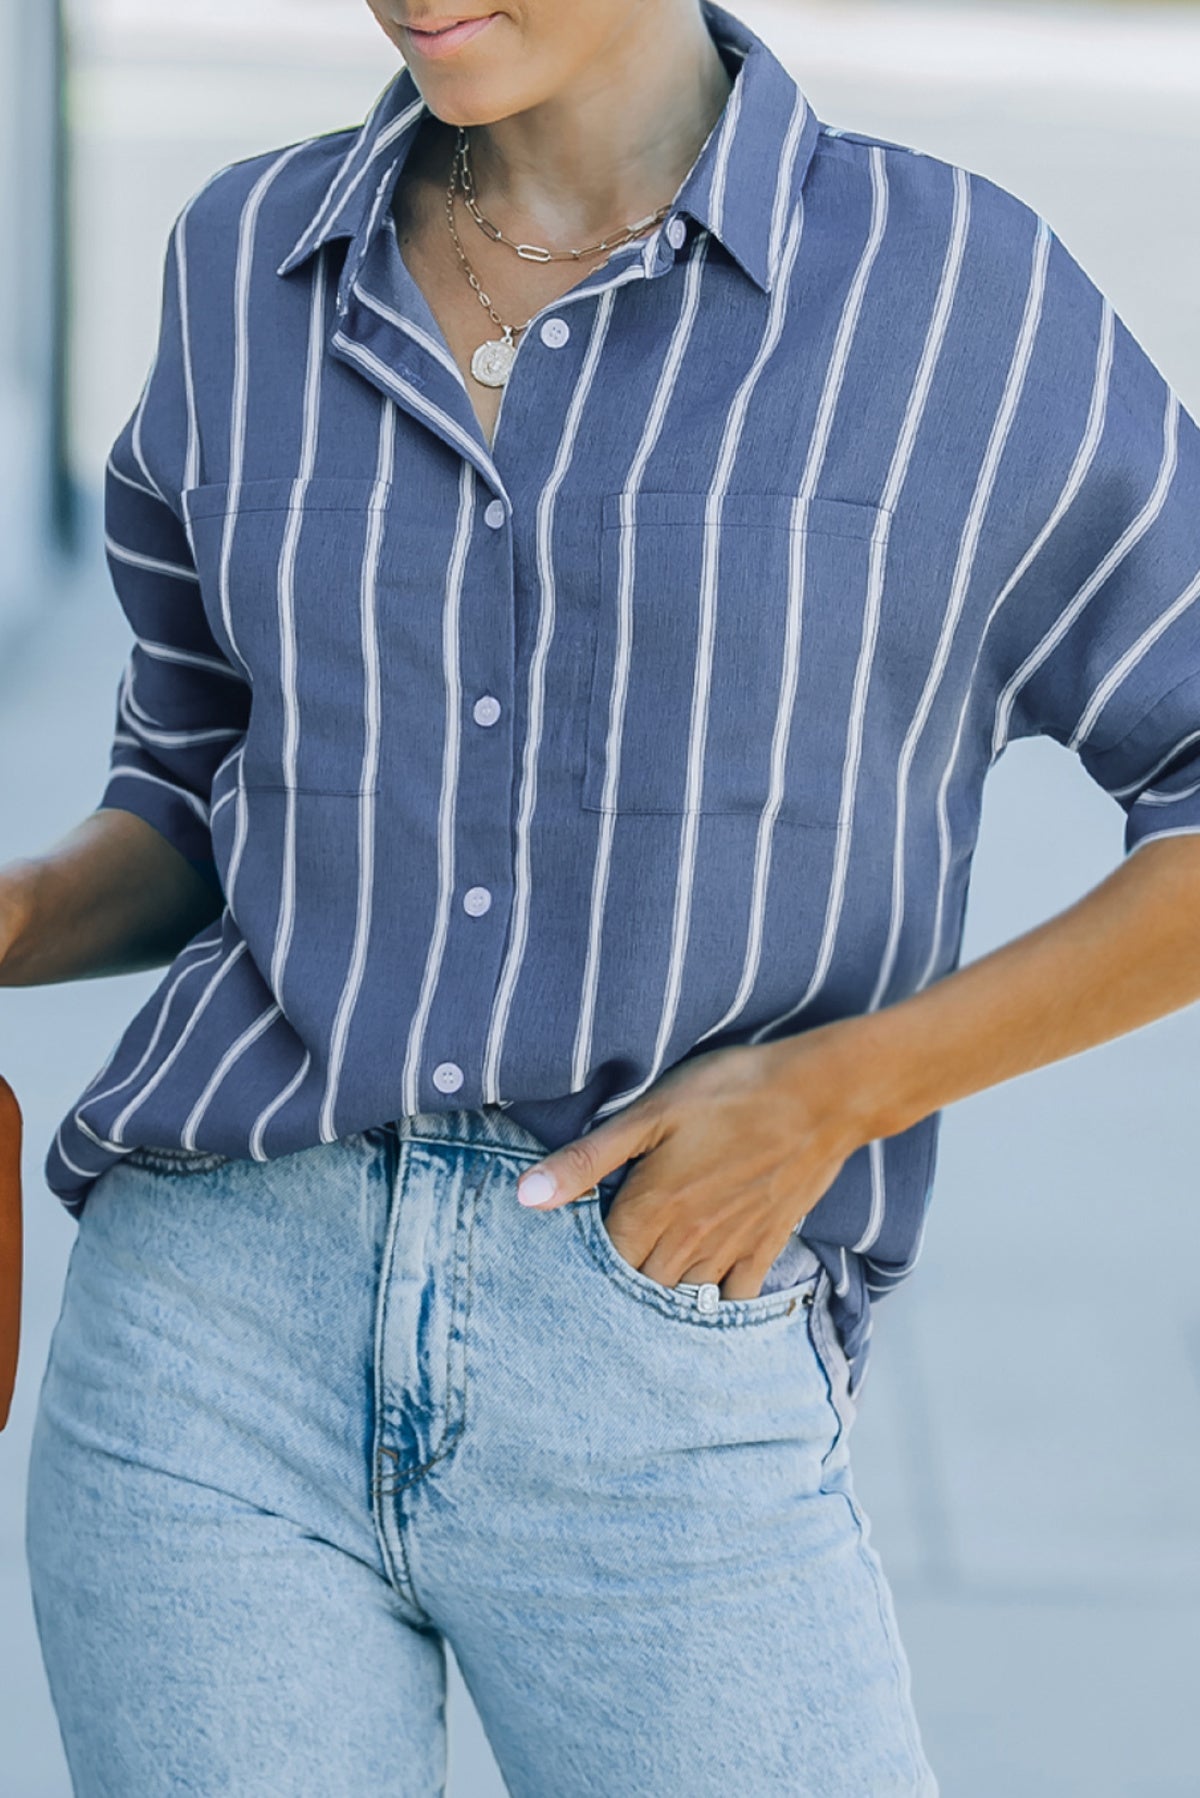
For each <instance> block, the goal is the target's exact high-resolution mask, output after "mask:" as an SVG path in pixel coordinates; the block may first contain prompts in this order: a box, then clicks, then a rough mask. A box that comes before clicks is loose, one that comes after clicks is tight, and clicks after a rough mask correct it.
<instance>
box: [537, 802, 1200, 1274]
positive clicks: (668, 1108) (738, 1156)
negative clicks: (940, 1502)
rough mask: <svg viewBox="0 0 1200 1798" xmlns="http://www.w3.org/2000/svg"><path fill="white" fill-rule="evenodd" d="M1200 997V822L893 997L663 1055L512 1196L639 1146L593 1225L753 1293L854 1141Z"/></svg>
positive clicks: (652, 1258) (568, 1195) (648, 1265)
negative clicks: (783, 1028)
mask: <svg viewBox="0 0 1200 1798" xmlns="http://www.w3.org/2000/svg"><path fill="white" fill-rule="evenodd" d="M1197 998H1200V834H1197V835H1181V836H1175V837H1162V838H1159V839H1157V840H1154V839H1148V840H1147V841H1146V843H1145V846H1144V847H1143V848H1139V849H1138V850H1137V851H1136V852H1135V853H1133V854H1131V855H1128V856H1127V857H1126V858H1125V859H1124V861H1123V862H1122V863H1121V864H1120V866H1119V867H1117V868H1116V870H1115V871H1114V872H1113V873H1112V874H1110V875H1109V876H1108V877H1107V878H1106V879H1105V880H1104V881H1102V882H1101V883H1100V885H1099V886H1097V887H1094V888H1093V889H1092V890H1091V891H1090V892H1088V893H1087V894H1085V896H1084V897H1083V898H1082V899H1080V900H1078V901H1077V902H1076V903H1075V904H1074V905H1072V906H1071V907H1070V908H1069V909H1068V910H1066V911H1064V912H1061V913H1059V914H1057V915H1056V916H1055V917H1053V918H1051V919H1049V920H1048V921H1047V922H1046V923H1044V924H1040V925H1038V926H1037V927H1036V928H1035V929H1033V930H1030V931H1027V932H1025V933H1024V934H1023V935H1022V936H1020V937H1017V938H1015V939H1014V940H1013V941H1012V942H1010V943H1006V944H1005V945H1004V946H1003V947H1002V948H1000V949H996V950H993V951H992V952H991V953H990V954H988V955H985V956H983V957H981V958H980V960H978V961H976V962H972V963H970V964H968V965H967V966H966V967H963V968H958V969H956V970H955V971H954V972H953V973H952V974H947V975H945V976H944V977H943V978H942V979H941V980H939V981H937V982H936V983H935V984H933V985H932V986H929V987H926V988H925V989H924V990H923V991H921V992H919V993H915V994H913V995H911V996H910V997H908V998H906V999H901V1000H898V1001H897V1002H896V1003H895V1004H894V1005H890V1006H887V1007H886V1008H884V1009H882V1010H880V1011H874V1012H864V1013H861V1014H859V1015H856V1016H852V1017H848V1018H843V1019H837V1020H835V1021H833V1022H832V1023H828V1024H822V1025H819V1026H817V1027H815V1028H813V1029H811V1030H803V1031H800V1032H799V1033H798V1034H797V1035H794V1036H791V1037H784V1038H780V1039H779V1040H778V1041H776V1042H773V1043H760V1044H735V1045H734V1046H733V1047H731V1048H724V1049H714V1050H712V1051H710V1052H709V1053H708V1054H706V1055H700V1056H695V1057H692V1058H690V1059H688V1060H686V1061H683V1062H680V1063H677V1064H676V1066H675V1067H673V1068H671V1069H669V1070H668V1071H667V1073H666V1074H664V1075H663V1076H662V1077H661V1078H660V1079H659V1080H657V1081H656V1082H655V1083H654V1085H653V1086H651V1087H650V1088H649V1089H648V1090H647V1091H646V1092H645V1093H643V1094H642V1096H641V1098H640V1099H637V1100H635V1101H634V1102H633V1103H632V1104H631V1105H629V1106H627V1107H626V1109H625V1110H624V1111H622V1112H619V1113H617V1114H616V1115H615V1116H614V1117H612V1118H609V1119H607V1120H605V1122H604V1123H602V1124H600V1125H598V1126H597V1127H596V1128H595V1129H594V1130H591V1131H589V1132H588V1133H587V1134H585V1135H584V1136H581V1137H578V1138H576V1139H575V1140H574V1141H573V1142H570V1143H565V1144H564V1145H563V1146H562V1147H561V1148H559V1149H556V1150H555V1151H554V1152H553V1153H552V1154H550V1155H547V1156H546V1157H545V1158H544V1159H543V1160H542V1161H540V1162H539V1163H538V1164H537V1167H536V1169H534V1168H529V1169H527V1170H526V1172H525V1173H524V1175H523V1176H522V1178H521V1181H520V1183H519V1187H518V1195H519V1196H520V1197H521V1199H522V1202H523V1203H526V1204H534V1205H537V1206H538V1207H539V1208H541V1209H544V1210H550V1209H553V1208H554V1207H555V1206H558V1205H562V1204H566V1203H568V1202H570V1201H571V1200H574V1199H578V1198H581V1197H582V1196H583V1194H584V1193H585V1192H587V1191H588V1190H589V1188H591V1187H592V1186H594V1185H596V1184H597V1183H598V1182H599V1181H600V1180H601V1179H602V1178H603V1177H604V1176H605V1175H606V1174H608V1173H611V1172H612V1171H613V1170H614V1169H616V1168H619V1167H621V1166H622V1165H623V1164H624V1163H625V1162H626V1161H629V1160H631V1159H634V1158H640V1159H639V1161H638V1165H637V1166H636V1167H634V1168H633V1169H632V1170H631V1172H630V1173H629V1174H628V1175H627V1176H626V1178H625V1180H624V1182H623V1184H622V1187H621V1190H620V1191H619V1192H618V1193H617V1195H616V1197H615V1199H614V1201H613V1204H612V1207H611V1209H610V1211H609V1213H608V1217H607V1220H606V1222H607V1227H608V1231H609V1234H610V1236H611V1237H612V1238H613V1241H614V1242H615V1244H616V1245H617V1247H618V1249H619V1250H620V1252H621V1254H622V1255H623V1256H624V1257H625V1259H626V1260H627V1261H629V1262H630V1263H631V1265H633V1266H635V1267H638V1268H640V1269H641V1271H642V1272H643V1273H645V1274H647V1275H648V1276H649V1277H650V1278H651V1279H653V1280H658V1281H661V1282H662V1283H663V1284H665V1285H668V1286H673V1285H674V1284H675V1283H676V1281H678V1280H693V1281H697V1280H711V1281H714V1282H716V1283H719V1284H720V1285H721V1290H722V1293H723V1296H724V1297H726V1298H754V1297H755V1296H757V1294H758V1292H759V1289H760V1287H761V1285H762V1281H763V1278H764V1276H765V1274H766V1272H767V1269H768V1268H769V1267H770V1265H771V1263H772V1262H773V1261H774V1259H775V1257H776V1256H777V1255H778V1254H779V1252H780V1250H781V1249H782V1248H783V1246H784V1244H785V1243H786V1242H787V1240H788V1237H789V1235H790V1233H791V1231H792V1230H793V1228H794V1227H795V1226H796V1224H798V1223H799V1222H800V1221H801V1219H802V1218H804V1217H805V1216H807V1214H808V1213H809V1212H810V1211H811V1210H812V1209H813V1207H814V1206H815V1205H816V1204H817V1202H818V1200H819V1199H821V1198H822V1197H823V1196H824V1194H825V1193H826V1192H827V1191H828V1189H829V1187H830V1186H831V1185H832V1184H833V1181H834V1180H835V1178H836V1177H837V1175H838V1173H839V1172H840V1170H841V1168H842V1166H843V1164H844V1162H845V1161H846V1159H847V1157H848V1156H849V1155H850V1154H852V1153H853V1152H854V1151H855V1150H856V1149H858V1148H861V1147H862V1146H863V1145H864V1144H866V1143H868V1142H873V1141H875V1140H876V1139H877V1138H878V1137H882V1136H891V1135H894V1134H896V1133H897V1132H898V1131H900V1130H904V1129H907V1128H908V1127H910V1126H911V1125H913V1124H915V1123H917V1122H918V1121H919V1120H920V1119H922V1118H924V1117H927V1116H928V1115H929V1114H930V1113H932V1112H934V1111H937V1110H939V1109H940V1108H941V1107H942V1106H944V1105H947V1104H949V1103H951V1102H952V1101H953V1100H955V1099H961V1098H964V1097H965V1096H966V1095H967V1094H968V1093H974V1092H978V1091H980V1090H981V1088H983V1087H987V1086H992V1085H995V1084H996V1083H997V1082H999V1081H1001V1080H1007V1079H1011V1078H1012V1077H1013V1076H1014V1075H1016V1074H1023V1073H1027V1072H1029V1071H1030V1070H1031V1069H1033V1068H1037V1067H1042V1066H1044V1065H1045V1064H1046V1063H1047V1062H1051V1061H1057V1060H1059V1059H1061V1058H1062V1057H1064V1056H1067V1055H1074V1054H1078V1053H1079V1052H1080V1051H1081V1050H1083V1049H1089V1048H1092V1047H1094V1046H1095V1045H1096V1044H1098V1043H1102V1042H1107V1041H1108V1040H1109V1039H1110V1038H1112V1037H1115V1036H1120V1035H1123V1034H1124V1033H1125V1032H1127V1031H1130V1030H1134V1029H1136V1028H1137V1027H1138V1026H1139V1025H1142V1024H1148V1023H1150V1022H1151V1021H1152V1020H1153V1019H1154V1018H1158V1017H1162V1016H1163V1015H1164V1014H1166V1013H1167V1012H1170V1011H1175V1010H1177V1009H1179V1008H1180V1007H1181V1006H1184V1005H1187V1004H1189V1003H1190V1002H1192V1001H1193V1000H1195V999H1197ZM542 1175H548V1176H550V1178H551V1180H552V1182H553V1190H552V1191H548V1190H547V1189H546V1188H545V1187H544V1186H543V1185H541V1184H540V1181H539V1177H540V1176H542Z"/></svg>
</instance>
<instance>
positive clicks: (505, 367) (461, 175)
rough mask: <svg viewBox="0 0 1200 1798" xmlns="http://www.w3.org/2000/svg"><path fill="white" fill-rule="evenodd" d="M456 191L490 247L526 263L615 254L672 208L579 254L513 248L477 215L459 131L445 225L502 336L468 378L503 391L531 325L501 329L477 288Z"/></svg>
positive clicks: (484, 350)
mask: <svg viewBox="0 0 1200 1798" xmlns="http://www.w3.org/2000/svg"><path fill="white" fill-rule="evenodd" d="M459 187H461V189H462V195H463V199H464V201H465V203H466V206H467V209H468V211H469V212H470V214H471V217H472V218H473V219H474V220H475V223H476V224H477V225H478V226H479V229H480V230H481V231H482V232H483V233H484V235H485V236H486V237H490V238H491V239H492V241H493V242H494V243H504V244H507V245H508V247H509V248H510V249H511V250H513V251H514V252H515V253H516V255H518V256H520V257H521V258H522V260H523V261H525V262H580V261H582V259H583V258H584V257H585V256H597V255H599V254H600V252H601V251H602V250H603V251H605V252H608V251H612V250H616V249H619V248H620V246H621V245H622V244H626V243H628V242H629V241H630V240H631V239H632V238H634V237H638V236H640V235H641V233H642V232H643V231H648V230H651V229H652V228H653V227H654V226H655V225H657V224H658V223H659V222H660V220H662V219H663V218H665V217H666V215H667V213H668V212H670V210H671V202H670V201H668V202H667V204H666V205H665V206H660V207H659V209H658V211H657V212H652V213H651V214H650V215H649V216H648V217H647V218H644V219H639V220H638V221H637V223H636V224H634V225H626V227H625V229H624V230H623V231H621V232H619V233H618V235H617V236H616V237H606V238H602V239H601V241H600V242H599V243H593V244H586V245H584V246H583V247H582V248H580V249H578V250H560V251H558V252H557V253H555V252H554V251H553V250H548V249H546V248H545V247H544V246H543V245H542V244H537V243H514V242H513V240H512V239H511V238H510V237H505V235H504V233H503V231H501V229H500V227H499V225H493V224H492V222H491V221H490V219H486V218H485V217H484V216H483V214H482V212H480V210H479V207H478V204H477V203H476V199H475V183H474V180H473V178H472V175H471V159H470V145H469V143H468V140H467V133H466V130H465V129H464V127H463V126H462V125H460V126H459V127H458V136H457V139H456V142H455V146H454V155H453V157H452V159H451V163H450V184H449V186H448V187H447V189H446V222H447V224H448V225H449V227H450V235H451V237H452V238H453V239H454V247H455V249H456V251H457V252H458V259H459V261H460V262H461V263H462V265H463V268H464V269H465V270H466V274H467V279H468V281H469V282H470V283H471V286H472V287H473V288H474V289H475V293H476V296H477V297H478V300H479V304H480V305H481V306H482V307H484V309H485V310H486V311H487V312H488V314H489V315H490V317H491V318H492V320H493V322H494V323H495V324H497V325H498V326H499V327H500V330H501V332H502V335H501V336H500V337H491V338H487V339H485V341H484V342H483V343H481V344H480V345H479V346H478V348H477V349H476V350H475V351H474V353H473V354H472V356H471V373H472V374H473V375H474V377H475V379H476V380H477V381H479V382H480V383H481V384H482V385H483V386H484V387H503V386H504V384H505V382H506V381H507V380H508V377H509V373H510V371H511V369H512V365H513V359H514V357H515V356H516V353H517V345H516V342H515V339H516V338H517V337H518V336H519V335H520V334H521V332H522V331H524V330H526V329H527V328H528V326H529V325H530V323H531V322H532V320H531V319H529V318H527V319H526V320H525V323H524V324H523V325H507V324H505V322H504V320H503V319H502V318H501V317H500V314H499V313H498V312H497V311H496V308H495V307H494V306H493V305H492V302H491V299H490V298H489V297H488V295H487V294H486V293H485V292H484V291H483V288H482V287H481V286H480V284H479V279H478V277H477V276H476V274H475V271H474V269H473V268H472V267H471V264H470V263H469V262H468V261H467V253H466V251H465V250H464V249H463V247H462V242H461V240H460V238H459V235H458V231H457V228H456V227H455V223H454V195H455V192H456V190H457V189H458V188H459Z"/></svg>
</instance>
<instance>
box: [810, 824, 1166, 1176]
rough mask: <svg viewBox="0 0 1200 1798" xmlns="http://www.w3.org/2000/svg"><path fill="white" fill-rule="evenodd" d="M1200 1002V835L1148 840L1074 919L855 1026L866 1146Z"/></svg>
mask: <svg viewBox="0 0 1200 1798" xmlns="http://www.w3.org/2000/svg"><path fill="white" fill-rule="evenodd" d="M1198 998H1200V834H1197V835H1184V836H1175V837H1159V838H1157V839H1153V838H1152V839H1150V840H1148V841H1147V842H1146V844H1145V846H1144V847H1143V848H1140V849H1139V850H1138V851H1137V852H1136V853H1135V854H1133V855H1130V856H1128V857H1126V859H1125V860H1124V861H1123V862H1122V863H1121V865H1120V866H1119V867H1118V868H1116V869H1115V870H1114V872H1113V873H1112V874H1110V875H1109V876H1108V877H1107V878H1106V879H1105V880H1103V881H1101V883H1100V884H1099V886H1096V887H1094V888H1092V890H1091V891H1090V892H1088V893H1086V894H1085V895H1084V897H1083V898H1082V899H1079V900H1077V901H1076V903H1075V904H1074V905H1072V906H1070V907H1069V908H1068V909H1067V910H1066V911H1064V912H1060V913H1058V914H1057V915H1056V916H1055V917H1053V918H1050V919H1048V920H1047V921H1046V922H1045V923H1044V924H1039V925H1038V926H1037V927H1036V928H1035V929H1033V930H1029V931H1026V932H1025V933H1024V934H1023V935H1022V936H1019V937H1017V938H1015V939H1014V940H1013V941H1012V942H1010V943H1005V944H1004V945H1003V946H1002V947H1001V948H999V949H995V950H993V951H992V952H991V953H990V954H989V955H985V956H982V957H981V958H980V960H978V961H975V962H971V963H970V964H969V965H968V966H966V967H964V968H958V969H956V970H955V972H954V973H953V974H949V975H947V976H946V977H945V978H944V979H942V980H939V981H937V982H936V983H935V984H934V985H932V986H929V987H926V988H925V990H924V991H923V992H920V993H916V994H914V995H913V996H912V997H911V998H908V999H904V1000H902V1001H900V1002H899V1003H897V1004H895V1005H892V1006H888V1007H886V1008H885V1009H884V1010H881V1011H876V1012H871V1013H867V1014H864V1015H863V1016H861V1017H857V1018H852V1019H849V1020H848V1021H847V1023H846V1025H845V1026H844V1027H843V1041H844V1044H845V1049H846V1052H847V1054H848V1057H849V1067H850V1068H852V1069H853V1070H854V1081H853V1085H854V1089H855V1093H856V1108H857V1110H858V1114H859V1118H860V1123H859V1126H858V1132H857V1133H858V1134H859V1135H861V1136H862V1140H863V1141H864V1142H869V1141H871V1140H873V1139H874V1138H875V1137H878V1136H893V1135H895V1134H896V1132H897V1131H900V1130H904V1129H907V1128H908V1127H909V1126H910V1125H912V1124H915V1123H917V1122H919V1121H920V1119H921V1118H923V1117H927V1116H928V1115H929V1113H930V1112H933V1111H937V1110H939V1109H940V1108H941V1107H942V1106H943V1105H948V1104H950V1103H951V1102H952V1101H953V1100H955V1099H961V1098H965V1097H966V1096H967V1095H968V1094H969V1093H975V1092H979V1091H980V1090H981V1089H982V1088H984V1087H987V1086H994V1085H995V1084H996V1083H997V1082H999V1081H1001V1080H1010V1079H1012V1078H1013V1076H1014V1075H1017V1074H1024V1073H1028V1072H1029V1071H1030V1070H1031V1069H1033V1068H1039V1067H1044V1066H1045V1065H1046V1064H1047V1063H1048V1062H1052V1061H1059V1060H1061V1059H1062V1058H1063V1057H1064V1056H1067V1055H1077V1054H1079V1053H1080V1051H1081V1050H1084V1049H1091V1048H1094V1047H1095V1046H1096V1045H1097V1044H1098V1043H1104V1042H1108V1041H1110V1040H1111V1038H1113V1037H1116V1036H1123V1035H1125V1034H1126V1032H1127V1031H1130V1030H1136V1029H1137V1028H1138V1027H1139V1026H1140V1025H1142V1024H1149V1023H1151V1022H1152V1021H1153V1020H1154V1019H1155V1018H1160V1017H1163V1016H1164V1015H1165V1014H1166V1013H1167V1012H1171V1011H1176V1010H1178V1009H1179V1008H1180V1007H1181V1006H1184V1005H1188V1004H1190V1003H1191V1002H1192V1001H1194V1000H1195V999H1198Z"/></svg>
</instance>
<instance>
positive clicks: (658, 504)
mask: <svg viewBox="0 0 1200 1798" xmlns="http://www.w3.org/2000/svg"><path fill="white" fill-rule="evenodd" d="M890 516H891V515H890V513H889V512H888V511H887V510H886V509H885V508H882V507H877V506H873V505H868V504H863V503H860V502H858V501H853V500H838V499H824V498H821V499H812V500H809V501H808V502H807V504H805V505H803V506H800V507H797V505H796V503H795V501H794V499H793V496H792V495H790V494H773V493H765V494H763V493H754V494H730V495H727V496H726V499H725V501H724V504H723V506H722V507H721V508H720V513H719V517H718V518H716V519H712V518H710V517H709V506H708V501H707V497H706V495H704V494H702V493H641V492H639V493H633V492H628V493H612V494H606V495H605V496H604V497H603V500H602V513H601V537H600V551H599V596H598V597H599V615H598V620H597V635H596V651H595V662H594V666H593V670H592V682H591V689H590V696H589V702H588V715H587V721H586V748H585V767H584V780H583V805H584V808H585V809H586V810H589V811H598V812H613V813H619V814H624V813H653V812H659V813H663V814H666V815H668V816H673V817H678V816H680V815H682V814H683V813H685V812H689V811H697V812H702V813H706V814H708V813H746V812H761V811H762V810H763V809H764V807H765V806H767V805H768V804H769V803H771V802H772V800H778V802H779V810H778V814H777V816H778V818H779V819H780V820H782V821H784V822H791V823H796V824H802V825H810V826H819V827H824V828H833V827H835V826H836V825H837V822H838V813H839V804H840V795H841V786H842V775H843V769H844V767H845V762H846V746H847V731H848V725H849V721H850V716H851V710H852V706H853V699H854V692H853V689H854V670H855V665H856V660H857V656H858V651H859V643H860V639H861V634H862V626H863V618H864V608H865V606H866V605H867V602H868V596H869V594H870V592H871V590H872V586H873V583H877V582H878V580H879V579H880V578H881V572H882V559H883V555H884V553H885V550H886V540H887V529H888V525H889V522H890Z"/></svg>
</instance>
